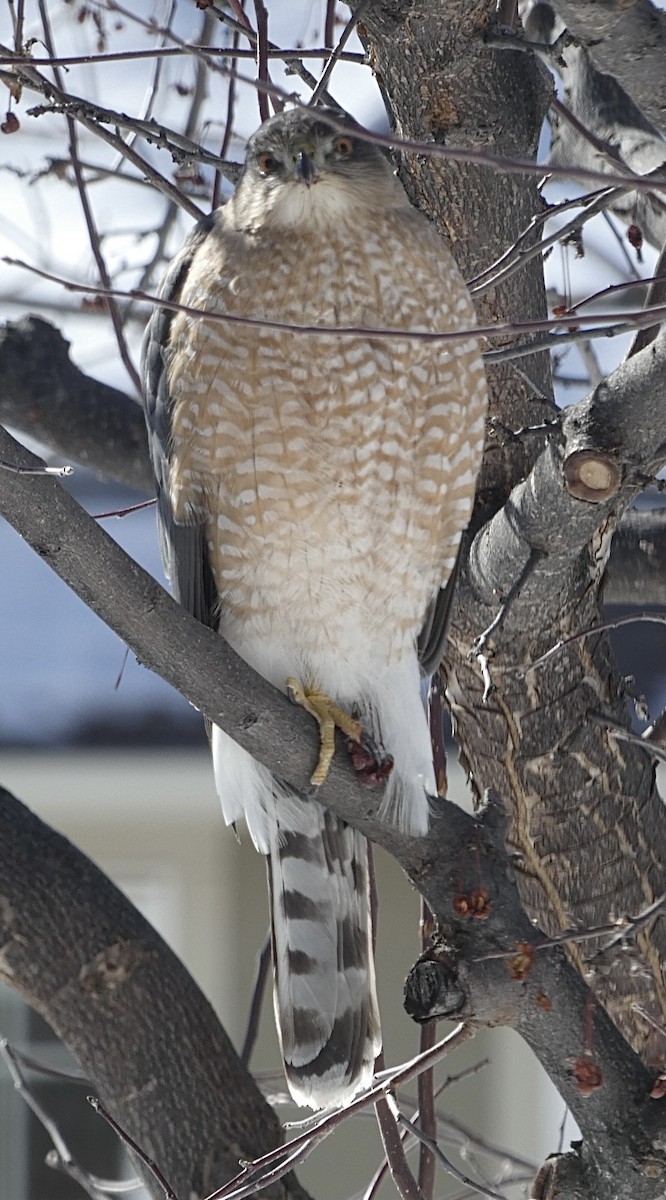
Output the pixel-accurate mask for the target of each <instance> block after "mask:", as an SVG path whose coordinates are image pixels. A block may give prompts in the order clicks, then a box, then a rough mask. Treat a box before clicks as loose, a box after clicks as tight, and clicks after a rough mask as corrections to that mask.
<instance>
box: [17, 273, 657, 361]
mask: <svg viewBox="0 0 666 1200" xmlns="http://www.w3.org/2000/svg"><path fill="white" fill-rule="evenodd" d="M0 261H2V262H5V263H7V264H8V266H12V267H20V268H21V270H23V271H29V272H30V274H32V275H37V276H39V278H40V279H48V280H49V281H50V282H51V283H59V284H60V285H61V286H62V287H64V288H65V289H66V290H67V291H69V292H77V293H79V294H84V295H90V296H113V297H120V298H123V299H126V300H143V301H145V302H146V303H147V304H151V305H157V306H158V307H160V308H167V309H169V310H170V311H172V312H184V313H187V314H189V315H190V316H195V317H199V318H200V317H202V316H205V318H206V321H210V322H212V323H216V322H218V321H219V322H221V323H222V324H225V323H226V324H230V325H247V326H249V327H253V328H257V329H276V330H281V331H283V332H285V333H299V334H301V333H302V334H313V335H316V336H317V337H320V336H321V335H322V334H323V333H327V334H335V335H336V336H339V337H368V336H370V337H372V338H379V339H386V340H388V341H391V342H393V341H395V339H396V338H398V337H399V338H404V339H405V340H407V341H416V342H459V341H465V340H466V339H468V338H482V337H506V336H507V335H511V334H520V333H526V332H531V331H533V330H534V331H539V330H544V329H554V330H559V329H561V328H563V327H566V326H567V325H569V324H570V322H571V318H567V317H564V318H560V317H550V318H546V319H545V320H540V321H503V322H502V321H500V322H498V323H497V324H496V325H480V326H470V327H468V328H466V329H456V330H447V331H439V330H433V331H430V330H427V331H424V330H412V329H402V328H396V329H388V328H375V327H374V326H372V327H371V326H367V325H297V324H294V323H293V322H288V321H271V320H268V319H264V318H260V317H241V316H236V315H233V314H232V313H221V312H209V311H204V310H202V309H197V308H192V307H190V306H188V305H186V304H178V302H177V301H175V300H167V299H166V298H165V297H160V296H156V295H153V294H151V293H149V292H144V291H142V290H141V289H139V288H129V289H127V290H125V289H123V288H101V287H93V286H92V285H91V284H84V283H74V282H73V281H72V280H68V279H64V278H63V276H62V275H55V274H53V272H50V271H42V270H40V269H39V267H34V266H32V265H31V264H30V263H26V262H24V261H23V260H22V259H20V258H10V257H8V256H4V257H3V258H2V259H1V260H0ZM663 319H666V304H663V305H657V306H655V307H654V308H650V309H646V308H641V309H635V310H628V311H627V312H626V313H605V314H603V316H601V317H600V316H599V315H598V314H590V315H588V316H586V315H585V314H582V315H581V316H577V317H576V318H575V320H576V324H577V325H586V324H588V323H592V322H594V321H598V320H603V321H608V322H609V324H608V325H607V326H603V327H601V328H600V329H598V330H597V329H594V328H591V329H588V330H587V334H586V335H581V336H587V337H591V336H594V337H601V336H605V337H610V336H616V334H617V333H626V332H627V330H632V329H637V328H641V327H642V326H647V325H654V324H655V323H656V322H657V321H661V320H663ZM557 340H560V339H559V337H558V339H557ZM562 340H564V338H562ZM535 348H536V343H534V344H531V345H530V347H529V348H528V349H527V350H526V351H525V353H534V350H535ZM519 349H520V348H516V347H506V348H503V349H502V350H500V351H490V352H489V353H488V354H487V355H484V357H487V359H488V360H489V361H495V360H496V358H497V357H502V356H504V355H505V354H506V356H507V357H510V356H511V354H512V353H513V352H514V351H515V353H516V354H518V353H519Z"/></svg>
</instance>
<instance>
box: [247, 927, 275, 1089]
mask: <svg viewBox="0 0 666 1200" xmlns="http://www.w3.org/2000/svg"><path fill="white" fill-rule="evenodd" d="M270 965H271V938H270V934H269V935H268V937H267V938H266V941H265V942H264V944H263V946H262V947H261V950H260V951H259V956H258V958H257V975H256V978H255V981H254V987H253V989H252V1000H251V1002H250V1014H249V1016H248V1019H247V1027H246V1030H245V1037H244V1039H243V1049H242V1050H241V1052H240V1060H241V1062H242V1064H243V1066H244V1067H247V1066H249V1063H250V1058H251V1057H252V1051H253V1050H254V1045H255V1042H256V1040H257V1033H258V1031H259V1021H260V1018H261V1006H262V1004H263V1000H264V992H265V990H266V982H267V980H268V972H269V970H270Z"/></svg>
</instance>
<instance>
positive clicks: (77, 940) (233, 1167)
mask: <svg viewBox="0 0 666 1200" xmlns="http://www.w3.org/2000/svg"><path fill="white" fill-rule="evenodd" d="M93 799H94V798H93ZM0 895H1V896H2V904H1V905H0V940H1V942H2V957H1V960H0V962H1V965H0V978H2V979H3V981H4V982H6V983H8V984H9V986H10V987H13V988H15V989H16V990H17V991H18V992H20V994H21V995H22V996H23V997H24V999H25V1000H27V1002H28V1003H29V1004H30V1005H31V1006H32V1007H33V1008H35V1009H36V1010H37V1011H38V1012H39V1013H41V1015H42V1016H43V1017H44V1018H45V1020H47V1021H48V1023H49V1024H50V1025H51V1027H52V1028H53V1030H54V1031H55V1033H57V1035H58V1037H60V1038H61V1039H62V1041H63V1042H64V1043H65V1044H66V1045H67V1046H68V1048H69V1049H70V1050H71V1052H72V1054H73V1055H74V1057H75V1058H76V1060H77V1061H78V1063H79V1064H80V1065H81V1067H82V1068H83V1070H84V1072H85V1074H86V1076H87V1077H88V1078H89V1079H90V1081H91V1083H92V1084H93V1086H94V1087H95V1088H96V1089H97V1090H98V1091H99V1094H100V1096H101V1097H102V1098H103V1101H104V1104H105V1106H108V1108H109V1109H110V1111H111V1112H112V1114H113V1115H114V1117H115V1118H116V1119H117V1120H118V1121H119V1122H120V1124H121V1125H123V1126H126V1127H128V1128H131V1130H132V1133H133V1136H134V1138H135V1140H136V1141H137V1142H138V1143H139V1144H140V1145H141V1146H142V1147H145V1148H146V1149H147V1150H148V1151H149V1152H150V1154H151V1156H152V1157H153V1158H154V1159H155V1161H156V1162H157V1163H158V1164H159V1166H160V1168H161V1170H162V1171H163V1172H164V1174H165V1175H166V1177H167V1178H168V1179H169V1181H170V1183H171V1184H172V1186H173V1187H174V1189H175V1191H176V1193H177V1194H178V1195H179V1196H181V1197H183V1198H184V1197H189V1196H191V1195H193V1194H194V1195H198V1196H205V1195H207V1194H208V1193H209V1192H210V1191H212V1189H213V1188H214V1187H218V1186H219V1185H220V1183H222V1182H223V1181H224V1180H225V1179H228V1178H231V1177H232V1176H233V1175H235V1174H236V1173H237V1171H238V1159H239V1157H243V1158H253V1157H254V1156H256V1155H257V1154H259V1153H263V1152H265V1151H267V1150H269V1149H271V1148H272V1147H274V1146H276V1145H278V1144H279V1143H280V1141H281V1139H282V1130H281V1128H280V1123H279V1121H278V1119H277V1117H276V1115H275V1113H274V1112H273V1110H272V1109H271V1108H270V1107H269V1105H268V1104H267V1103H266V1101H265V1100H264V1098H263V1096H262V1095H261V1093H260V1091H259V1089H258V1088H257V1086H256V1084H255V1083H254V1081H253V1079H252V1077H251V1076H250V1075H249V1074H248V1073H247V1071H246V1070H245V1069H244V1068H243V1067H242V1066H241V1063H240V1061H239V1059H238V1057H237V1055H236V1053H235V1051H234V1049H233V1046H232V1045H231V1043H230V1041H229V1039H228V1038H227V1036H226V1034H225V1032H224V1030H223V1029H222V1027H221V1025H220V1023H219V1021H218V1019H217V1017H216V1015H215V1013H214V1011H213V1009H212V1008H211V1006H210V1004H209V1003H208V1001H207V1000H206V999H205V997H204V996H203V995H202V993H201V992H200V991H199V989H198V987H197V986H196V984H195V983H194V981H193V980H192V978H191V977H190V975H189V974H188V973H187V971H186V970H185V968H184V967H183V965H182V963H181V962H180V961H179V960H178V959H177V958H176V956H175V955H174V954H173V952H172V951H171V950H170V949H169V948H168V946H167V945H166V944H165V943H164V942H163V941H162V939H161V938H160V937H159V935H158V934H157V933H155V931H154V930H153V929H152V928H151V926H150V925H148V923H147V922H146V921H145V920H144V919H143V917H142V916H140V914H139V913H138V912H137V911H136V909H135V908H134V907H133V906H132V905H131V904H130V902H129V901H128V900H127V899H126V898H125V897H124V896H123V895H122V893H121V892H119V891H118V889H117V888H116V887H115V886H114V885H113V884H112V883H111V882H110V881H109V880H108V879H107V878H106V876H105V875H103V874H102V872H101V871H99V870H98V869H97V867H95V866H94V865H93V863H91V862H90V860H89V859H87V858H86V857H85V855H83V854H81V853H80V851H78V850H77V849H76V848H75V847H74V846H72V844H71V843H70V842H68V841H67V839H66V838H64V837H62V836H61V835H60V834H58V833H55V832H54V830H52V829H50V828H49V827H48V826H47V825H45V824H44V823H43V822H42V821H40V820H39V819H38V818H37V817H36V816H34V815H33V814H32V813H31V812H30V811H29V810H28V809H27V808H25V807H24V805H22V804H20V803H19V801H18V800H15V799H14V797H13V796H11V795H10V794H9V792H7V791H5V790H4V789H3V788H0ZM82 1102H83V1098H82ZM146 1182H147V1186H149V1188H150V1190H151V1193H152V1194H153V1195H155V1196H160V1197H161V1192H160V1191H159V1190H158V1189H157V1188H156V1185H155V1181H154V1180H151V1179H150V1178H147V1180H146ZM271 1195H272V1196H273V1197H274V1200H286V1198H287V1197H289V1198H290V1200H291V1198H293V1200H307V1197H306V1193H305V1192H304V1191H303V1190H302V1189H301V1187H300V1186H299V1184H298V1183H297V1182H296V1180H294V1179H293V1178H291V1179H288V1180H283V1181H282V1182H281V1184H280V1185H279V1186H277V1187H276V1188H275V1189H273V1190H272V1191H271Z"/></svg>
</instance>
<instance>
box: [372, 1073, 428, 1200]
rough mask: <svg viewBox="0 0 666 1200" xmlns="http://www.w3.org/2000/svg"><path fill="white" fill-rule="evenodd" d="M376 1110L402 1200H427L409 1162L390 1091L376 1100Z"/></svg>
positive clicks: (387, 1158)
mask: <svg viewBox="0 0 666 1200" xmlns="http://www.w3.org/2000/svg"><path fill="white" fill-rule="evenodd" d="M375 1112H376V1114H377V1124H378V1125H379V1132H380V1134H381V1138H382V1145H383V1147H384V1153H385V1154H386V1161H387V1163H388V1168H389V1171H390V1172H391V1178H392V1180H393V1182H394V1184H395V1186H396V1191H397V1192H398V1195H399V1196H402V1200H425V1197H424V1195H423V1192H422V1191H421V1189H420V1187H419V1185H418V1183H417V1182H416V1180H415V1178H414V1176H413V1175H412V1172H411V1170H410V1167H409V1163H408V1162H407V1156H406V1154H405V1146H404V1139H403V1138H402V1137H401V1136H400V1130H399V1128H398V1117H399V1115H400V1114H399V1112H398V1106H397V1104H396V1102H395V1100H394V1098H393V1097H392V1096H391V1095H390V1093H387V1094H386V1096H382V1098H381V1099H380V1100H377V1101H376V1103H375Z"/></svg>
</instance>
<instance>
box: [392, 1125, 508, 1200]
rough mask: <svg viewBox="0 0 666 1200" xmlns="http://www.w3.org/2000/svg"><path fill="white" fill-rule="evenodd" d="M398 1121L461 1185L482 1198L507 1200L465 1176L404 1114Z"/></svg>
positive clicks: (434, 1142) (432, 1140) (431, 1139)
mask: <svg viewBox="0 0 666 1200" xmlns="http://www.w3.org/2000/svg"><path fill="white" fill-rule="evenodd" d="M398 1120H399V1121H400V1124H401V1125H406V1126H407V1127H408V1128H409V1129H410V1130H411V1131H412V1132H413V1134H414V1136H415V1137H417V1138H418V1139H419V1141H420V1142H423V1144H424V1145H425V1146H427V1147H428V1149H429V1150H431V1151H432V1153H433V1154H434V1155H435V1156H436V1157H437V1158H438V1159H439V1161H440V1162H441V1164H442V1166H443V1167H444V1168H445V1169H446V1170H447V1171H448V1173H449V1175H453V1177H454V1179H457V1180H458V1181H459V1182H460V1183H464V1184H465V1186H466V1187H469V1188H471V1189H472V1191H474V1192H478V1193H479V1195H480V1196H489V1197H490V1200H505V1197H504V1196H501V1195H500V1193H499V1192H495V1191H493V1189H492V1188H488V1187H486V1186H485V1184H483V1183H477V1182H476V1181H475V1180H474V1179H470V1177H469V1175H465V1173H464V1172H463V1171H460V1170H459V1169H458V1167H456V1166H455V1165H454V1164H453V1163H452V1162H451V1160H450V1159H449V1158H447V1157H446V1155H445V1154H444V1151H443V1150H441V1149H440V1147H439V1145H438V1144H437V1142H436V1141H434V1139H433V1138H431V1137H428V1135H427V1134H426V1133H424V1132H423V1130H422V1129H419V1128H418V1126H416V1125H413V1124H412V1122H411V1121H408V1119H407V1117H405V1116H403V1114H402V1113H398Z"/></svg>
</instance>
